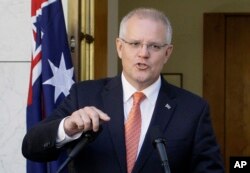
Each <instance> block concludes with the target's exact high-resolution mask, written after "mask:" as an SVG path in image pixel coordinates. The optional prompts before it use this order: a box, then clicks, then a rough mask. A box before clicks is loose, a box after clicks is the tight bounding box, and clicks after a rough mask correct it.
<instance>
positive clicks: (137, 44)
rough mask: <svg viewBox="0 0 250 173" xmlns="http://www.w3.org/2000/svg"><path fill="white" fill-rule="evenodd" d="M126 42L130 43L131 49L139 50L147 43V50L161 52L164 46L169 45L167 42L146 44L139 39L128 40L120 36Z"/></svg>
mask: <svg viewBox="0 0 250 173" xmlns="http://www.w3.org/2000/svg"><path fill="white" fill-rule="evenodd" d="M120 39H121V40H122V41H123V42H124V43H126V44H128V45H129V47H130V48H131V49H134V50H139V49H140V48H142V47H143V45H145V46H146V47H147V50H148V51H150V52H159V51H160V50H161V49H162V48H163V47H165V46H167V45H169V44H167V43H163V44H160V43H149V44H144V43H141V42H139V41H131V42H130V41H126V40H125V39H123V38H120Z"/></svg>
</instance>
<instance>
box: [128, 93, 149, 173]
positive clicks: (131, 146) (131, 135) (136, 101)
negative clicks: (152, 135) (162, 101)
mask: <svg viewBox="0 0 250 173" xmlns="http://www.w3.org/2000/svg"><path fill="white" fill-rule="evenodd" d="M144 98H145V95H144V94H143V93H142V92H136V93H134V94H133V106H132V108H131V110H130V112H129V114H128V119H127V121H126V123H125V140H126V154H127V171H128V172H127V173H131V172H132V169H133V167H134V164H135V161H136V155H137V151H138V144H139V140H140V133H141V110H140V102H141V101H142V100H143V99H144Z"/></svg>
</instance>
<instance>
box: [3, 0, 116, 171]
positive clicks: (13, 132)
mask: <svg viewBox="0 0 250 173" xmlns="http://www.w3.org/2000/svg"><path fill="white" fill-rule="evenodd" d="M30 2H31V0H0V38H1V40H0V116H1V121H0V136H1V138H0V146H1V147H0V173H17V172H18V173H25V172H26V160H25V158H24V157H23V156H22V153H21V144H22V139H23V136H24V134H25V132H26V103H27V94H28V83H29V73H30V72H29V70H30V58H31V38H32V37H31V34H32V32H31V19H30V13H31V3H30ZM62 3H63V8H64V14H65V19H67V3H68V0H62ZM109 5H111V6H112V9H114V8H116V9H117V2H116V0H109ZM114 15H115V17H114ZM109 18H111V19H112V20H116V21H117V11H115V10H113V11H112V13H111V14H109ZM66 22H67V20H66ZM111 23H112V22H111ZM109 27H110V28H111V30H112V32H109V34H110V37H112V38H114V37H115V36H116V35H115V33H116V32H117V31H116V29H114V26H113V27H112V24H109ZM109 54H115V53H114V47H111V49H110V50H109ZM111 57H114V56H113V55H112V56H111ZM109 61H111V62H112V59H111V60H109ZM115 66H116V65H115V64H112V65H111V67H109V69H110V70H111V71H109V75H113V74H114V73H115V72H116V71H114V69H116V67H115Z"/></svg>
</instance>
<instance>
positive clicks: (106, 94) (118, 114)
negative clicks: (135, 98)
mask: <svg viewBox="0 0 250 173" xmlns="http://www.w3.org/2000/svg"><path fill="white" fill-rule="evenodd" d="M102 99H103V103H104V111H105V112H106V113H107V114H108V115H109V116H110V118H111V121H110V122H108V123H107V126H108V129H109V133H110V136H111V140H112V143H113V145H114V150H115V153H116V157H117V158H118V160H119V164H120V167H121V172H124V173H125V172H126V149H125V139H124V138H125V137H124V110H123V92H122V84H121V78H120V77H116V78H114V79H112V80H111V81H110V82H109V83H108V84H107V86H106V88H105V90H104V91H103V93H102Z"/></svg>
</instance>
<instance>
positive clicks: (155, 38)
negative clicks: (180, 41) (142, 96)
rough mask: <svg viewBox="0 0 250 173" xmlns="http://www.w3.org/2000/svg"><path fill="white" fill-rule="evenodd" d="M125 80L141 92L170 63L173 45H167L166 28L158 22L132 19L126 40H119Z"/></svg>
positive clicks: (117, 42) (118, 50)
mask: <svg viewBox="0 0 250 173" xmlns="http://www.w3.org/2000/svg"><path fill="white" fill-rule="evenodd" d="M116 47H117V52H118V55H119V57H120V59H121V60H122V66H123V73H124V76H125V78H126V79H127V80H128V82H129V83H130V84H132V85H133V86H134V87H135V88H137V89H138V90H142V89H144V88H146V87H148V86H149V85H151V84H152V83H153V82H155V81H156V80H157V79H158V77H159V75H160V73H161V70H162V68H163V66H164V64H165V63H166V62H167V61H168V59H169V57H170V55H171V52H172V48H173V46H172V45H167V44H166V28H165V26H164V25H163V24H162V23H161V22H159V21H153V20H152V19H140V18H138V17H135V16H134V17H132V18H130V19H129V20H128V21H127V24H126V30H125V36H124V38H117V40H116Z"/></svg>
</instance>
